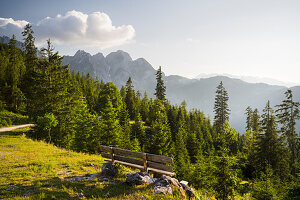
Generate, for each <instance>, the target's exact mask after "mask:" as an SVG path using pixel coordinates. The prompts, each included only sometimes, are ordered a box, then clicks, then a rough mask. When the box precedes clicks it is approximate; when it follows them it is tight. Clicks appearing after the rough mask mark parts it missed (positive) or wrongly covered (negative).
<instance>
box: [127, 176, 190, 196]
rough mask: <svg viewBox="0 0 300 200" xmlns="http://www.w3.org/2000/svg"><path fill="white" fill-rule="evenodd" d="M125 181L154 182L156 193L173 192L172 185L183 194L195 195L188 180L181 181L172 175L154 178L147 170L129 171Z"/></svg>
mask: <svg viewBox="0 0 300 200" xmlns="http://www.w3.org/2000/svg"><path fill="white" fill-rule="evenodd" d="M125 183H127V184H129V185H141V184H143V183H149V184H153V186H154V192H155V194H173V190H172V187H171V186H173V187H175V188H178V189H179V190H180V192H181V193H182V194H183V195H185V194H186V195H187V196H189V197H195V192H194V190H193V189H192V188H190V187H189V186H188V182H187V181H181V182H179V181H178V180H177V179H176V178H172V177H170V176H165V175H163V176H161V177H160V178H153V177H151V176H150V175H149V174H148V173H146V172H138V173H129V174H127V179H126V181H125Z"/></svg>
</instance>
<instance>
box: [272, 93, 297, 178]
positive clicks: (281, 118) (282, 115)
mask: <svg viewBox="0 0 300 200" xmlns="http://www.w3.org/2000/svg"><path fill="white" fill-rule="evenodd" d="M285 96H286V99H285V100H283V101H282V104H280V105H277V106H276V107H277V108H278V109H277V110H276V113H277V115H276V116H277V117H278V122H279V123H280V124H281V125H282V126H281V132H282V134H283V135H284V136H285V138H286V139H287V143H288V147H289V150H290V153H291V160H290V166H291V169H292V174H293V175H296V169H295V165H296V163H295V162H296V160H297V159H296V142H297V141H296V140H297V139H296V138H297V133H296V127H295V125H296V120H299V119H300V110H299V106H300V103H299V102H295V101H294V100H293V93H292V90H290V89H288V90H287V91H286V92H285Z"/></svg>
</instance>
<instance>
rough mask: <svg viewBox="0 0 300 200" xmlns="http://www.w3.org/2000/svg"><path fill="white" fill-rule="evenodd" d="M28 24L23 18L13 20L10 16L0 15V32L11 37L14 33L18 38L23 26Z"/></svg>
mask: <svg viewBox="0 0 300 200" xmlns="http://www.w3.org/2000/svg"><path fill="white" fill-rule="evenodd" d="M26 24H28V22H27V21H25V20H16V21H15V20H14V19H12V18H1V17H0V33H1V34H2V35H6V36H9V37H11V36H12V34H15V35H16V36H17V38H18V39H20V37H21V32H22V30H23V27H24V26H25V25H26Z"/></svg>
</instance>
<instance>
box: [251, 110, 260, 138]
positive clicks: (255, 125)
mask: <svg viewBox="0 0 300 200" xmlns="http://www.w3.org/2000/svg"><path fill="white" fill-rule="evenodd" d="M251 124H252V130H253V131H255V132H259V131H260V116H259V114H258V110H257V108H256V109H254V111H253V113H252V123H251Z"/></svg>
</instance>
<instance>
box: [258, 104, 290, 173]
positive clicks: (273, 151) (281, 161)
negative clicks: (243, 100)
mask: <svg viewBox="0 0 300 200" xmlns="http://www.w3.org/2000/svg"><path fill="white" fill-rule="evenodd" d="M261 124H262V127H261V130H262V133H261V134H260V135H258V136H257V138H256V142H255V143H256V144H255V147H254V148H255V149H254V152H253V153H254V156H253V157H252V158H253V159H252V160H253V162H255V163H254V166H255V168H256V171H257V172H265V171H266V169H267V167H268V166H270V167H271V168H272V169H273V170H274V172H275V173H276V174H277V175H280V176H281V177H285V176H287V174H288V170H289V167H288V165H287V157H288V156H287V154H286V149H285V146H284V144H283V141H282V139H281V137H280V136H279V135H278V130H277V124H276V117H275V115H274V111H273V109H272V107H271V106H270V101H268V102H267V104H266V107H265V108H264V110H263V114H262V122H261Z"/></svg>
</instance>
